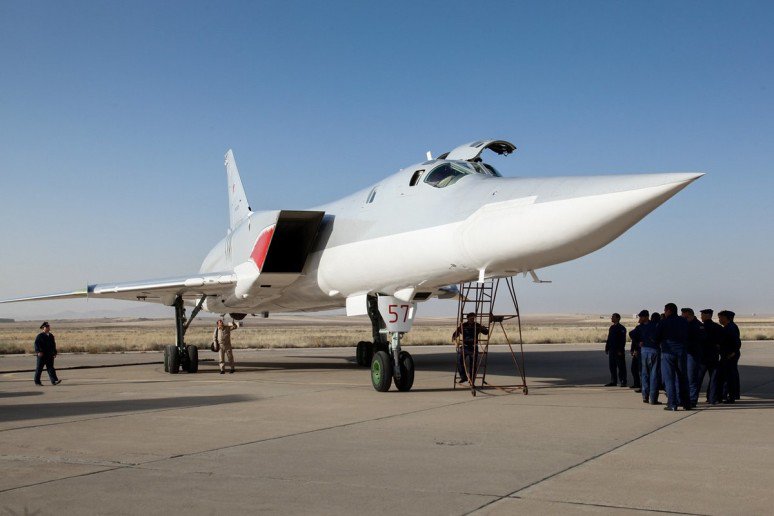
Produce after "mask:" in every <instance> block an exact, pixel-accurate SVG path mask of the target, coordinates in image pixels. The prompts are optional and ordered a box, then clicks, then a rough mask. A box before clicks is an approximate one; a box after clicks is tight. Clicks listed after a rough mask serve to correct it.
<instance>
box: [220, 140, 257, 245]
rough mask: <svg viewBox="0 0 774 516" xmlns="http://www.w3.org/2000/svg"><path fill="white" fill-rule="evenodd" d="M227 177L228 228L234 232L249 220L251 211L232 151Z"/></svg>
mask: <svg viewBox="0 0 774 516" xmlns="http://www.w3.org/2000/svg"><path fill="white" fill-rule="evenodd" d="M226 177H227V178H228V208H229V211H228V217H229V219H228V222H229V224H228V226H229V229H230V230H231V231H233V230H234V228H235V227H237V225H239V223H240V222H242V221H243V220H244V219H245V218H247V216H248V215H249V214H250V211H251V210H250V204H249V203H248V202H247V195H245V189H244V187H243V186H242V179H241V178H240V177H239V170H238V169H237V166H236V161H234V153H233V152H232V150H231V149H229V150H228V152H226Z"/></svg>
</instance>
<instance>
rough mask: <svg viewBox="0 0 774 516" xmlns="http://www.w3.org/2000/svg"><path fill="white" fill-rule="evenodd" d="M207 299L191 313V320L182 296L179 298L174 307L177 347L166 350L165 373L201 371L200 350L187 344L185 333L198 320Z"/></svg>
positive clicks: (169, 347) (202, 298)
mask: <svg viewBox="0 0 774 516" xmlns="http://www.w3.org/2000/svg"><path fill="white" fill-rule="evenodd" d="M206 298H207V296H206V295H203V296H202V297H201V298H200V299H199V301H198V302H197V303H196V306H195V307H194V309H193V310H192V311H191V318H190V319H186V317H185V305H184V303H183V298H182V296H177V297H176V298H175V302H174V304H173V305H172V306H174V307H175V345H174V346H166V347H165V348H164V372H168V373H170V374H177V373H178V372H180V369H182V370H183V371H186V372H188V373H195V372H197V371H198V370H199V350H198V349H197V347H196V346H188V345H186V343H185V332H186V331H187V330H188V327H189V326H190V325H191V322H192V321H193V320H194V319H195V318H196V316H197V315H198V314H199V312H200V311H201V309H202V305H204V300H205V299H206Z"/></svg>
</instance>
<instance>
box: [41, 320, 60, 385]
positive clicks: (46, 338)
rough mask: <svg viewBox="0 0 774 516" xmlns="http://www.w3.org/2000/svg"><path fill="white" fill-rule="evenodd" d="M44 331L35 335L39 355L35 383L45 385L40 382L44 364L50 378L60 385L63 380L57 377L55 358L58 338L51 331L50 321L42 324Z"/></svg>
mask: <svg viewBox="0 0 774 516" xmlns="http://www.w3.org/2000/svg"><path fill="white" fill-rule="evenodd" d="M40 329H41V330H43V331H42V332H40V333H38V336H37V337H35V355H36V356H37V364H36V366H35V385H43V384H42V383H41V382H40V375H41V374H42V373H43V366H44V365H45V366H46V371H47V372H48V378H49V380H51V384H52V385H58V384H60V383H62V380H60V379H59V378H57V376H56V369H54V358H56V340H55V339H54V334H53V333H51V326H49V324H48V322H44V323H43V324H41V325H40Z"/></svg>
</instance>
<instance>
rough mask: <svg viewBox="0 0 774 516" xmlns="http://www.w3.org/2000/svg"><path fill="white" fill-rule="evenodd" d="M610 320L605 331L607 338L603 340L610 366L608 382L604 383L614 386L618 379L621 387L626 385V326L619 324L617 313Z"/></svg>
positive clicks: (619, 318) (619, 319) (619, 317)
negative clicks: (610, 323)
mask: <svg viewBox="0 0 774 516" xmlns="http://www.w3.org/2000/svg"><path fill="white" fill-rule="evenodd" d="M610 322H612V323H613V324H612V325H611V326H610V329H609V330H608V331H607V340H606V341H605V353H607V365H608V367H609V368H610V383H607V384H605V387H615V386H616V380H619V379H620V381H621V383H620V385H621V387H626V328H624V326H623V325H622V324H621V316H620V315H619V314H613V315H612V316H611V317H610ZM616 372H617V373H618V374H616Z"/></svg>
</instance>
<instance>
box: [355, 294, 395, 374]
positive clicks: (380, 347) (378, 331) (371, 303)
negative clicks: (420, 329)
mask: <svg viewBox="0 0 774 516" xmlns="http://www.w3.org/2000/svg"><path fill="white" fill-rule="evenodd" d="M366 307H367V309H368V318H369V319H370V320H371V337H372V338H373V342H368V341H365V340H361V341H360V342H358V343H357V351H356V353H355V362H357V365H359V366H360V367H371V362H372V361H373V358H374V356H375V355H376V353H377V352H379V351H384V352H387V351H388V350H389V346H390V345H389V344H388V342H387V338H386V333H384V330H385V328H386V327H387V325H386V324H384V319H383V318H382V316H381V314H380V313H379V305H378V301H377V297H376V296H368V298H367V301H366ZM388 388H389V386H388Z"/></svg>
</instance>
